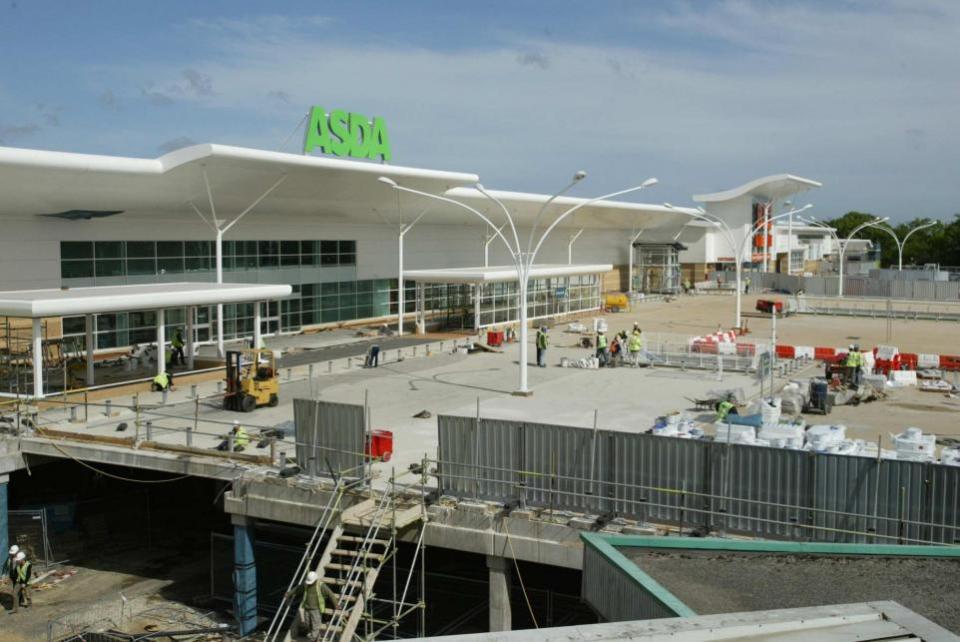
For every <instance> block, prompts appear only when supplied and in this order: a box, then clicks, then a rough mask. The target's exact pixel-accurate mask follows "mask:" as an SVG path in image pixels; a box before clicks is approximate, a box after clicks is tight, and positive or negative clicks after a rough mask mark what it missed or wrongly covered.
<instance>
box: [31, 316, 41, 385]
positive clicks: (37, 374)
mask: <svg viewBox="0 0 960 642" xmlns="http://www.w3.org/2000/svg"><path fill="white" fill-rule="evenodd" d="M40 323H41V320H40V319H34V320H33V396H34V397H35V398H37V399H39V398H42V397H43V334H42V332H41V328H40Z"/></svg>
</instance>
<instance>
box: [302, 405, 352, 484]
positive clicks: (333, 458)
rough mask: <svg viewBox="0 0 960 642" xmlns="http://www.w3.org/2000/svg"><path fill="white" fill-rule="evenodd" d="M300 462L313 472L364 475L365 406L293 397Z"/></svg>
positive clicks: (307, 470) (304, 467)
mask: <svg viewBox="0 0 960 642" xmlns="http://www.w3.org/2000/svg"><path fill="white" fill-rule="evenodd" d="M293 417H294V423H295V425H296V436H297V437H296V438H297V463H298V464H299V465H300V467H301V468H303V469H304V471H306V472H307V473H309V474H311V475H329V474H330V473H331V471H332V472H333V473H334V474H336V475H338V476H339V475H343V476H346V477H361V476H362V475H363V463H364V454H363V452H364V445H365V442H366V417H365V414H364V408H363V406H357V405H352V404H344V403H331V402H329V401H313V400H311V399H294V400H293Z"/></svg>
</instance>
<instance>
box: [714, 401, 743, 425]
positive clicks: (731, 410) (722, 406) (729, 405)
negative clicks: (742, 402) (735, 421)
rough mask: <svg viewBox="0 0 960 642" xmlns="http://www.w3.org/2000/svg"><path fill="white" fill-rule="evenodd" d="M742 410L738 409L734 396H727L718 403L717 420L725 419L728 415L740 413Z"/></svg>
mask: <svg viewBox="0 0 960 642" xmlns="http://www.w3.org/2000/svg"><path fill="white" fill-rule="evenodd" d="M739 414H740V411H739V410H737V405H736V404H735V403H733V396H727V398H726V399H724V400H722V401H720V402H719V403H717V418H716V421H723V420H725V419H726V418H727V415H739Z"/></svg>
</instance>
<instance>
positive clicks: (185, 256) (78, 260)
mask: <svg viewBox="0 0 960 642" xmlns="http://www.w3.org/2000/svg"><path fill="white" fill-rule="evenodd" d="M215 252H216V250H215V248H214V243H213V241H63V242H61V243H60V276H61V278H63V279H94V280H96V279H98V278H100V279H102V278H107V277H126V276H135V277H137V276H150V275H157V274H191V273H197V272H213V271H215V270H216V264H215V263H214V260H215V259H214V256H215ZM356 264H357V242H356V241H224V242H223V269H224V270H231V271H246V270H270V269H277V268H295V267H300V266H307V267H344V266H350V267H352V266H356ZM114 282H115V280H112V281H111V283H114Z"/></svg>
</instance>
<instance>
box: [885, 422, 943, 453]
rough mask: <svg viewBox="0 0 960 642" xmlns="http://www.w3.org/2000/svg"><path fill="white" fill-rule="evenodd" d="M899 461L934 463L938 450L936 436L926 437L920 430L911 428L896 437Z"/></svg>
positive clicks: (895, 443) (894, 439) (894, 438)
mask: <svg viewBox="0 0 960 642" xmlns="http://www.w3.org/2000/svg"><path fill="white" fill-rule="evenodd" d="M893 443H894V445H895V446H896V449H897V459H904V460H907V461H933V458H934V455H935V454H936V448H937V436H936V435H924V434H923V431H922V430H920V429H919V428H914V427H910V428H907V429H906V430H905V431H903V432H902V433H900V434H899V435H894V437H893Z"/></svg>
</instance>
